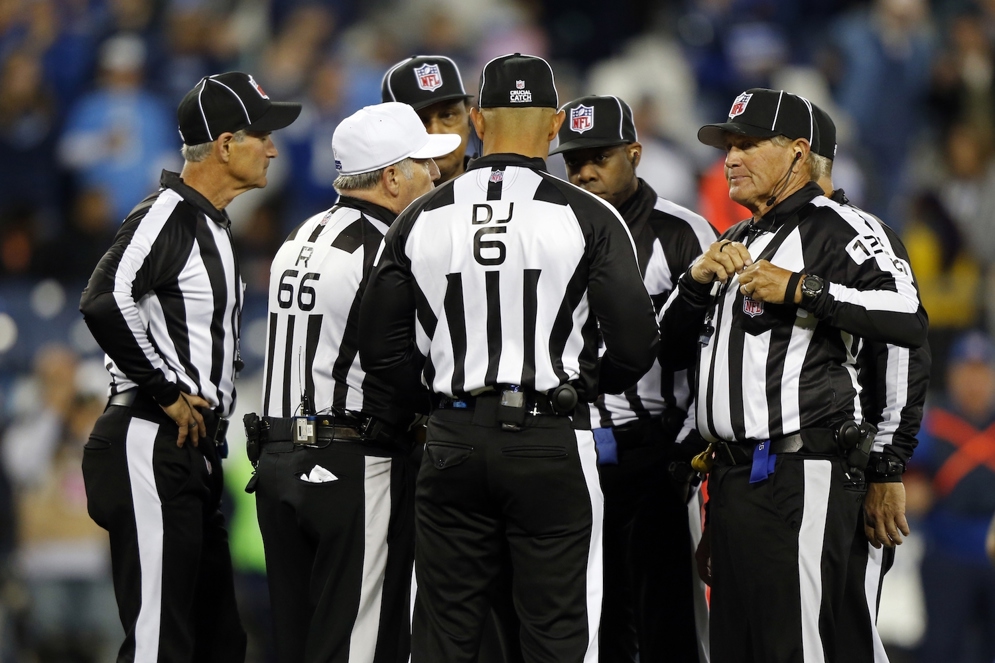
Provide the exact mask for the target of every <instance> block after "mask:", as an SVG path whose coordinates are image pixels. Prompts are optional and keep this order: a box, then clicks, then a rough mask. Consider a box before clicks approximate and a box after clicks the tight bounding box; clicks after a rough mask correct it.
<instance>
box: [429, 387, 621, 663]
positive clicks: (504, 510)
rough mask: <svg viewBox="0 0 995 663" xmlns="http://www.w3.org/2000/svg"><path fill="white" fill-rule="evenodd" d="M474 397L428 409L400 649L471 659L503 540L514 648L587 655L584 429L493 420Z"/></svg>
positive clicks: (448, 659) (591, 584)
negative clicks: (516, 630) (408, 606)
mask: <svg viewBox="0 0 995 663" xmlns="http://www.w3.org/2000/svg"><path fill="white" fill-rule="evenodd" d="M480 405H481V404H480V401H479V400H478V409H477V411H475V412H474V411H456V410H440V411H437V412H436V413H435V414H433V415H432V417H431V419H430V420H429V425H428V436H427V441H426V446H425V458H424V461H423V463H422V467H421V471H420V472H419V475H418V483H417V489H416V499H415V531H416V546H415V574H416V577H417V581H418V594H417V599H416V602H415V614H414V625H413V630H412V661H413V663H442V662H444V663H460V662H463V661H474V660H476V657H477V651H478V648H479V644H480V637H481V631H482V628H483V623H484V619H485V616H486V614H487V612H488V609H489V607H490V606H489V599H488V592H489V591H490V589H491V587H492V582H493V580H494V579H495V578H496V577H498V575H499V574H500V572H501V569H502V560H503V559H504V551H505V549H507V551H508V553H509V557H510V565H511V569H512V594H513V598H514V605H515V609H516V612H517V614H518V617H519V619H520V621H521V646H522V653H523V655H524V658H525V660H526V661H529V662H530V663H532V662H540V661H542V662H549V663H572V662H578V663H579V662H581V661H584V662H587V663H593V662H594V661H596V660H597V655H598V644H597V643H598V625H599V619H600V614H601V593H602V578H601V545H602V543H601V523H602V517H603V516H602V514H603V498H602V495H601V489H600V486H599V485H598V477H597V470H596V457H595V450H594V438H593V436H592V434H591V432H590V431H575V430H573V428H572V424H571V422H570V420H569V419H566V418H563V417H554V416H542V415H540V416H535V417H526V422H525V427H524V428H523V429H522V430H521V431H519V432H510V431H502V430H501V429H500V427H499V426H498V425H496V424H495V423H494V420H493V411H492V410H491V412H490V413H489V414H488V412H487V411H486V410H484V408H481V406H480Z"/></svg>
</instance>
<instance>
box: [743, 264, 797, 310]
mask: <svg viewBox="0 0 995 663" xmlns="http://www.w3.org/2000/svg"><path fill="white" fill-rule="evenodd" d="M791 274H792V272H790V271H788V270H787V269H784V268H783V267H778V266H777V265H772V264H771V263H770V262H769V261H767V260H758V261H757V262H756V263H755V264H753V265H751V266H750V267H747V268H746V269H745V270H743V273H742V274H740V275H739V291H740V292H741V293H743V294H744V295H746V296H748V297H752V298H753V299H755V300H757V301H758V302H768V303H770V304H783V303H784V290H785V288H787V287H788V279H790V278H791ZM801 296H802V290H801V281H799V284H798V285H797V286H796V287H795V293H794V299H793V301H792V302H791V303H793V304H798V303H800V302H801Z"/></svg>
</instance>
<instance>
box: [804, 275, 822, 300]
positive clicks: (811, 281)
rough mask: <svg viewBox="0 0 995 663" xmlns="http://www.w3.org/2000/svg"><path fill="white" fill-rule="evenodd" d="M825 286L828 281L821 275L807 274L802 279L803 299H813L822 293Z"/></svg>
mask: <svg viewBox="0 0 995 663" xmlns="http://www.w3.org/2000/svg"><path fill="white" fill-rule="evenodd" d="M825 287H826V282H825V281H823V280H822V278H821V277H819V276H816V275H814V274H808V275H806V276H805V278H803V279H802V301H803V302H810V301H812V300H813V299H815V298H816V297H818V296H819V295H821V294H822V290H823V288H825Z"/></svg>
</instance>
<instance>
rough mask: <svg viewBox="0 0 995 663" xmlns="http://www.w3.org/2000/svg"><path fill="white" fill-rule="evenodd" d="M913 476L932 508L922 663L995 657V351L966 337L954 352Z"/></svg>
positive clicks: (986, 341)
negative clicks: (990, 535)
mask: <svg viewBox="0 0 995 663" xmlns="http://www.w3.org/2000/svg"><path fill="white" fill-rule="evenodd" d="M910 469H914V470H918V471H920V472H922V473H923V474H924V475H925V476H926V477H927V478H928V481H929V485H930V487H931V489H932V498H933V503H932V507H931V508H930V509H929V512H928V515H927V516H926V519H925V523H924V532H925V536H926V552H925V555H924V556H923V561H922V581H923V591H924V594H925V599H926V634H925V638H924V640H923V643H922V650H921V653H922V658H921V660H922V663H967V662H970V663H991V661H992V660H993V658H995V569H993V568H992V566H991V565H990V564H989V563H988V559H987V558H986V555H985V538H986V534H987V531H988V525H989V521H990V520H991V516H992V513H995V344H993V343H992V340H991V338H990V337H989V336H988V335H986V334H983V333H981V332H969V333H967V334H965V335H963V336H961V337H959V338H958V339H957V341H956V343H955V344H954V345H953V347H952V349H951V352H950V358H949V363H948V379H947V390H946V392H945V394H944V395H943V396H942V397H941V398H939V399H937V402H935V403H933V404H931V406H930V407H928V408H927V411H926V414H925V416H924V418H923V427H922V431H921V432H920V434H919V446H918V447H917V448H916V452H915V455H914V456H913V457H912V462H911V464H910Z"/></svg>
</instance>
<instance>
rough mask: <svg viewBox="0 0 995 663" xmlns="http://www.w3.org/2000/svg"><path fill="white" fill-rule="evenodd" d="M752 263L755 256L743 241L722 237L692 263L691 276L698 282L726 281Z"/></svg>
mask: <svg viewBox="0 0 995 663" xmlns="http://www.w3.org/2000/svg"><path fill="white" fill-rule="evenodd" d="M752 264H753V258H752V257H751V256H750V251H749V249H747V248H746V246H745V245H744V244H743V243H741V242H731V241H729V240H728V239H721V240H719V241H717V242H715V243H713V244H712V245H711V246H710V247H708V250H707V251H705V253H704V255H702V256H701V257H700V258H698V259H697V260H696V261H695V262H694V264H693V265H691V278H693V279H694V280H695V281H697V282H698V283H712V282H713V281H720V282H722V283H725V282H726V281H728V280H729V279H731V278H732V277H733V276H735V275H736V274H738V273H739V272H741V271H743V270H744V269H746V268H747V267H749V266H750V265H752Z"/></svg>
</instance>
